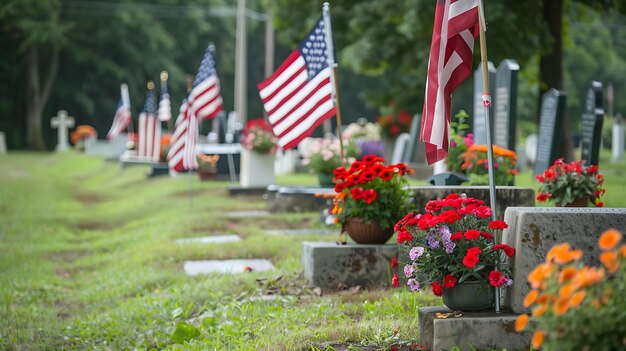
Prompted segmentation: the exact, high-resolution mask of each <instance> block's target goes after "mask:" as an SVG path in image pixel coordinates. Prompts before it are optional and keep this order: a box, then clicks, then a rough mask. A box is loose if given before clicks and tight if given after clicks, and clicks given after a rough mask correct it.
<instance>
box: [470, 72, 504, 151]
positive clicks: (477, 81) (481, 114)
mask: <svg viewBox="0 0 626 351" xmlns="http://www.w3.org/2000/svg"><path fill="white" fill-rule="evenodd" d="M487 66H488V67H489V91H490V92H491V94H493V92H494V91H495V82H496V72H497V70H496V66H495V65H494V64H493V62H491V61H489V62H488V65H487ZM483 93H484V89H483V71H482V68H481V67H478V69H476V71H474V116H473V118H471V119H469V120H468V121H467V122H468V124H470V127H471V128H473V129H470V130H473V132H474V143H476V144H478V145H481V144H486V143H487V129H486V128H485V107H484V106H483ZM491 105H492V107H491V109H492V111H493V110H495V109H496V108H497V106H498V102H497V101H496V99H494V98H493V95H492V99H491ZM492 128H493V127H492ZM492 132H493V131H492ZM492 135H493V133H492Z"/></svg>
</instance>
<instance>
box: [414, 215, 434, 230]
mask: <svg viewBox="0 0 626 351" xmlns="http://www.w3.org/2000/svg"><path fill="white" fill-rule="evenodd" d="M437 223H439V221H438V218H437V217H433V215H432V214H430V213H425V214H423V215H422V217H420V219H419V221H418V222H417V227H418V228H419V229H420V230H426V229H428V228H430V227H432V226H434V225H437Z"/></svg>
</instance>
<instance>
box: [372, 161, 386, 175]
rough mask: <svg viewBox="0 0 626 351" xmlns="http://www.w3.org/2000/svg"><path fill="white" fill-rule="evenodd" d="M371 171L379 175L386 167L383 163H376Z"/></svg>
mask: <svg viewBox="0 0 626 351" xmlns="http://www.w3.org/2000/svg"><path fill="white" fill-rule="evenodd" d="M370 169H371V170H372V172H374V173H376V174H379V173H380V172H382V171H383V170H384V169H385V166H384V165H383V164H382V163H374V164H373V165H372V166H371V167H370Z"/></svg>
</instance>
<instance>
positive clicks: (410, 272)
mask: <svg viewBox="0 0 626 351" xmlns="http://www.w3.org/2000/svg"><path fill="white" fill-rule="evenodd" d="M414 271H415V267H413V265H411V264H407V265H406V266H404V275H405V276H406V277H407V278H408V277H410V276H412V275H413V272H414Z"/></svg>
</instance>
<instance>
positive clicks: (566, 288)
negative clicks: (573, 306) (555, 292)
mask: <svg viewBox="0 0 626 351" xmlns="http://www.w3.org/2000/svg"><path fill="white" fill-rule="evenodd" d="M573 292H574V286H572V284H566V285H563V286H562V287H561V288H560V289H559V296H560V298H561V299H565V298H568V297H570V296H571V295H572V293H573Z"/></svg>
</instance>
